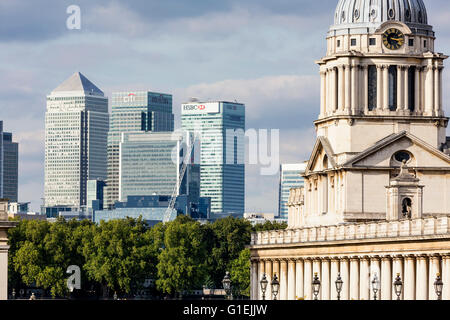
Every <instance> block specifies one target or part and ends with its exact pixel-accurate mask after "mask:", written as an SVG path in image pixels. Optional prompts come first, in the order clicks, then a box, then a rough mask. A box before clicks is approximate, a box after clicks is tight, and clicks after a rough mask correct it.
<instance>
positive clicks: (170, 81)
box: [0, 0, 450, 212]
mask: <svg viewBox="0 0 450 320" xmlns="http://www.w3.org/2000/svg"><path fill="white" fill-rule="evenodd" d="M337 2H338V1H337V0H321V1H313V0H220V1H219V0H164V1H163V0H129V1H125V0H96V1H94V0H0V61H1V63H0V84H1V85H0V120H3V121H4V126H5V130H8V131H12V132H13V133H14V135H15V140H16V141H18V142H19V143H20V172H19V174H20V176H19V182H20V185H19V193H20V196H19V197H20V199H19V200H20V201H32V202H33V209H35V210H38V208H39V205H40V202H41V200H40V198H41V197H42V195H43V180H44V178H43V177H44V114H45V108H46V102H45V98H46V95H47V94H49V93H50V92H51V91H52V89H54V88H56V87H57V86H58V85H59V84H60V83H61V82H62V81H64V80H65V79H66V78H68V77H69V76H70V75H72V74H73V73H74V72H76V71H80V72H82V73H83V74H84V75H86V76H87V77H88V78H89V79H90V80H91V81H92V82H94V83H95V84H96V85H97V86H98V87H100V88H101V89H102V90H103V91H104V92H105V93H106V94H107V95H108V96H111V93H112V92H113V91H115V90H138V89H142V90H152V91H161V92H167V93H172V94H173V95H174V111H175V113H176V116H177V122H178V119H179V109H180V104H181V103H182V102H184V101H186V100H187V99H189V98H191V97H196V98H200V99H226V100H231V101H234V100H238V101H239V102H243V103H245V104H246V106H247V128H255V129H280V130H281V131H280V134H281V146H280V152H281V161H282V162H288V163H289V162H301V161H304V160H306V159H307V158H308V157H309V153H310V151H311V148H312V146H313V144H314V137H315V132H314V129H313V126H312V121H313V120H314V119H315V118H316V117H317V114H318V109H319V78H318V68H317V66H316V65H315V63H314V61H315V60H317V59H319V58H321V57H322V56H323V55H324V53H325V34H326V32H327V29H328V27H329V26H330V25H331V24H332V17H333V14H334V9H335V6H336V4H337ZM425 3H426V5H427V7H428V15H429V22H430V23H431V24H432V25H434V28H435V31H436V34H437V37H438V41H437V51H439V52H444V53H450V19H448V17H449V14H450V2H449V1H447V0H428V1H425ZM72 4H75V5H79V6H80V8H81V18H82V25H81V30H68V29H67V28H66V20H67V18H68V14H67V13H66V9H67V7H68V6H70V5H72ZM449 77H450V73H449V72H446V73H445V80H446V82H445V86H446V87H447V88H446V90H445V95H447V97H446V99H445V100H444V101H447V98H448V92H450V85H449V84H450V81H449V80H450V79H449ZM445 107H446V110H447V114H449V111H450V108H449V105H448V104H446V106H445ZM277 181H278V177H277V176H269V177H263V176H260V175H259V168H258V167H256V166H248V168H247V181H246V183H247V188H246V198H247V200H246V206H247V211H263V212H276V210H277V198H278V190H277Z"/></svg>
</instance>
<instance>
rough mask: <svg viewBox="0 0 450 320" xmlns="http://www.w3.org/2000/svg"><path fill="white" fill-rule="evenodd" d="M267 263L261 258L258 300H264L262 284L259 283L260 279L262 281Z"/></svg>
mask: <svg viewBox="0 0 450 320" xmlns="http://www.w3.org/2000/svg"><path fill="white" fill-rule="evenodd" d="M265 266H266V263H265V262H264V261H263V260H261V261H259V272H258V300H262V290H261V286H260V285H259V281H261V279H262V277H263V275H264V274H265V273H266V269H265Z"/></svg>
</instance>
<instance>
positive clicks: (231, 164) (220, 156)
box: [181, 101, 245, 215]
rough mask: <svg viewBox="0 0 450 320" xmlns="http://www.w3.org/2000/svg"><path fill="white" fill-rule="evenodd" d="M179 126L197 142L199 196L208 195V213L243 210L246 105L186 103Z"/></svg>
mask: <svg viewBox="0 0 450 320" xmlns="http://www.w3.org/2000/svg"><path fill="white" fill-rule="evenodd" d="M181 127H182V129H183V130H186V131H190V132H192V133H194V134H197V136H198V137H199V140H200V141H199V142H200V148H199V149H200V160H199V163H200V196H201V197H209V198H211V213H213V214H233V215H242V214H243V213H244V211H245V164H244V159H245V146H244V140H243V139H240V138H241V137H242V138H243V136H244V131H245V105H244V104H240V103H234V102H225V101H212V102H197V101H195V102H188V103H184V104H182V106H181Z"/></svg>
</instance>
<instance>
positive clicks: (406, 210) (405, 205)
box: [402, 198, 412, 219]
mask: <svg viewBox="0 0 450 320" xmlns="http://www.w3.org/2000/svg"><path fill="white" fill-rule="evenodd" d="M402 214H403V217H404V218H407V219H411V218H412V200H411V199H410V198H405V199H403V201H402Z"/></svg>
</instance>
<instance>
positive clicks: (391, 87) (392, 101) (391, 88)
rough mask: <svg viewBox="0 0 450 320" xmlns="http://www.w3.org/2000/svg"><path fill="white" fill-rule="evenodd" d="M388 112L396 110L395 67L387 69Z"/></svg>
mask: <svg viewBox="0 0 450 320" xmlns="http://www.w3.org/2000/svg"><path fill="white" fill-rule="evenodd" d="M389 110H391V111H396V110H397V66H390V67H389Z"/></svg>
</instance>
